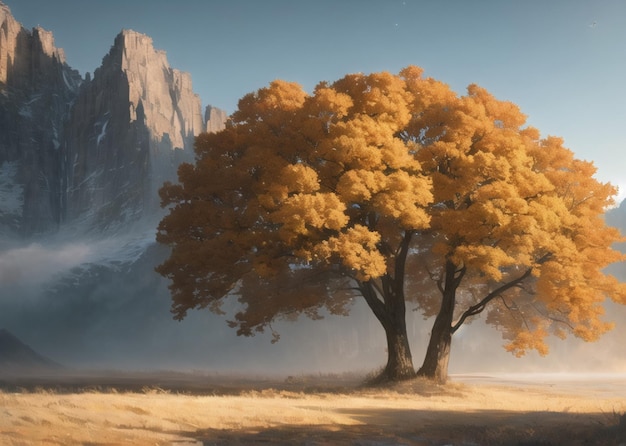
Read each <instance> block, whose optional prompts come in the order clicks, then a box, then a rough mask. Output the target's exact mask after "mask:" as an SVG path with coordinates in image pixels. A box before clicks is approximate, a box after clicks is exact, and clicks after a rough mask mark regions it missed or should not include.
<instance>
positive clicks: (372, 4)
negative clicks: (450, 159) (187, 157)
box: [3, 0, 626, 196]
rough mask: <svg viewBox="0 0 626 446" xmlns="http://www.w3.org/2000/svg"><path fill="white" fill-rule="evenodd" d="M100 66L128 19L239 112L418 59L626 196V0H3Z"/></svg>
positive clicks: (199, 84) (86, 64)
mask: <svg viewBox="0 0 626 446" xmlns="http://www.w3.org/2000/svg"><path fill="white" fill-rule="evenodd" d="M3 1H4V2H5V3H6V4H7V5H8V6H9V7H10V8H11V11H12V13H13V16H14V17H15V18H16V19H17V20H18V21H19V22H21V23H22V24H23V25H24V26H25V27H26V28H29V29H30V28H32V27H34V26H37V25H40V26H42V27H43V28H45V29H48V30H50V31H53V33H54V36H55V40H56V44H57V46H58V47H61V48H63V49H64V50H65V53H66V56H67V61H68V63H69V64H70V65H71V66H72V67H74V68H76V69H78V70H79V71H80V72H81V73H82V74H84V73H85V72H87V71H89V72H93V71H94V70H95V68H97V67H98V66H99V65H100V62H101V60H102V57H103V56H104V55H105V54H106V53H107V52H108V50H109V48H110V47H111V45H112V44H113V40H114V38H115V36H116V35H117V34H118V33H119V32H120V31H121V30H122V29H125V28H129V29H133V30H135V31H138V32H141V33H144V34H147V35H149V36H151V37H152V38H153V40H154V45H155V47H156V48H157V49H162V50H165V51H166V52H167V57H168V60H169V62H170V65H171V66H172V67H174V68H178V69H181V70H183V71H188V72H190V73H191V75H192V79H193V84H194V90H195V91H196V92H197V93H198V94H199V95H200V97H201V98H202V101H203V103H204V104H205V105H206V104H211V105H215V106H217V107H220V108H223V109H226V110H227V111H228V112H232V111H234V109H235V108H236V105H237V101H238V99H239V98H241V97H242V96H243V95H244V94H246V93H248V92H250V91H254V90H256V89H258V88H261V87H263V86H265V85H267V84H268V83H269V82H270V81H272V80H273V79H285V80H289V81H295V82H299V83H300V84H302V85H303V86H304V87H305V89H307V90H308V91H311V90H312V88H313V87H314V86H315V84H316V83H318V82H319V81H322V80H328V81H333V80H335V79H338V78H340V77H342V76H343V75H345V74H346V73H353V72H365V73H369V72H373V71H382V70H387V71H391V72H398V71H399V70H400V69H401V68H403V67H405V66H407V65H418V66H421V67H422V68H424V69H425V74H426V75H427V76H432V77H434V78H437V79H439V80H442V81H444V82H446V83H448V84H450V85H451V87H452V88H453V89H454V90H455V91H457V92H459V93H463V92H464V89H465V87H466V86H467V85H468V84H470V83H478V84H480V85H481V86H483V87H485V88H487V89H488V90H489V91H490V92H492V93H493V94H494V95H495V96H496V97H498V98H500V99H503V100H510V101H512V102H515V103H516V104H518V105H519V106H520V107H521V109H522V111H523V112H524V113H525V114H527V115H528V117H529V119H528V122H529V124H531V125H533V126H535V127H537V128H539V130H540V131H541V132H542V134H543V135H544V136H545V135H548V134H550V135H558V136H562V137H563V138H565V141H566V145H567V146H568V147H569V148H570V149H572V150H573V151H574V152H575V154H576V155H577V157H579V158H582V159H587V160H593V161H594V163H595V164H596V166H597V167H598V174H597V178H598V179H600V180H601V181H611V182H612V183H613V184H616V185H621V189H622V191H621V194H620V195H621V196H626V132H625V130H626V76H625V74H626V1H624V0H585V1H582V0H550V1H547V0H515V1H514V0H473V1H469V0H439V1H436V0H432V1H424V0H308V1H303V0H222V1H217V0H176V1H174V0H171V1H168V0H106V1H105V0H55V1H50V0H3Z"/></svg>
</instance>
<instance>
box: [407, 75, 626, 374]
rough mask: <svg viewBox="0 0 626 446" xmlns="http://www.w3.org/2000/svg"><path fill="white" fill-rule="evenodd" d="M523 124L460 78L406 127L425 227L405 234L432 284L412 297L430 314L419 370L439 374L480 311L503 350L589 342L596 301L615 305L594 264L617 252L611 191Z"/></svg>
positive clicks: (616, 292)
mask: <svg viewBox="0 0 626 446" xmlns="http://www.w3.org/2000/svg"><path fill="white" fill-rule="evenodd" d="M421 83H423V82H421V81H420V80H419V79H415V80H414V88H416V89H419V88H420V87H419V84H421ZM524 123H525V117H524V115H522V114H521V113H520V111H519V109H518V108H517V107H516V106H515V105H513V104H511V103H509V102H501V101H497V100H496V99H495V98H493V97H492V96H491V95H490V94H489V93H488V92H487V91H485V90H484V89H482V88H480V87H478V86H475V85H471V86H470V87H469V88H468V94H467V95H466V96H463V97H455V98H450V97H448V98H447V100H446V101H443V102H437V103H435V104H432V105H431V106H429V107H427V108H426V109H423V110H422V111H421V113H420V114H419V115H416V116H415V118H414V120H413V122H412V123H411V124H410V126H409V127H410V131H409V132H410V135H411V136H410V138H412V139H413V140H415V141H416V142H417V143H418V144H419V145H420V146H421V149H420V150H419V151H418V153H417V155H416V157H417V159H418V160H419V161H420V163H421V165H422V167H423V168H424V169H425V171H424V173H426V174H427V175H428V176H429V177H430V178H432V181H433V194H434V202H433V206H432V207H431V212H430V216H431V224H430V227H429V229H428V230H427V231H425V232H424V233H423V235H422V236H421V237H419V238H416V240H418V241H419V244H420V245H421V252H423V253H425V254H423V255H421V256H420V258H419V259H418V260H419V265H418V266H416V267H417V268H420V267H421V268H422V271H421V277H422V278H424V276H427V277H428V278H429V279H431V280H432V283H434V284H435V288H436V291H435V292H433V290H432V287H431V292H430V293H424V292H423V291H422V293H421V296H420V298H421V300H420V303H421V305H422V308H423V309H424V311H425V314H427V315H435V316H436V317H435V320H434V324H433V328H432V331H431V337H430V342H429V344H428V348H427V352H426V357H425V359H424V363H423V365H422V367H421V368H420V370H419V371H418V373H419V374H420V375H424V376H427V377H430V378H434V379H437V380H439V381H445V380H446V378H447V368H448V360H449V356H450V348H451V340H452V336H453V334H454V333H455V332H456V331H457V330H458V329H459V328H460V327H461V326H462V325H463V324H464V323H466V322H467V321H468V320H470V319H471V318H472V317H473V316H476V315H478V314H480V313H481V312H483V311H484V310H486V309H488V316H487V319H486V320H487V322H488V323H491V324H494V325H495V326H496V327H497V328H498V329H499V330H500V331H501V332H502V333H503V336H504V337H505V338H506V339H507V340H508V341H509V342H508V344H507V345H506V346H505V348H506V349H507V350H508V351H510V352H512V353H514V354H515V355H517V356H521V355H523V354H525V353H526V352H527V351H528V350H530V349H535V350H537V351H538V352H539V353H540V354H542V355H545V354H547V352H548V349H547V346H546V343H545V338H546V336H547V335H548V334H549V333H550V332H552V333H554V334H556V335H557V336H559V337H561V338H563V337H565V335H566V333H568V332H570V333H573V334H574V335H575V336H577V337H579V338H582V339H584V340H586V341H593V340H596V339H597V338H598V337H599V336H600V335H601V334H602V333H604V332H606V331H607V330H609V329H610V328H611V325H610V324H609V323H606V322H603V321H602V320H601V318H600V317H601V315H602V314H603V307H602V303H603V302H604V301H605V299H606V298H607V297H611V298H613V299H614V300H615V301H618V302H621V303H626V289H625V287H624V284H619V283H618V282H617V280H616V279H615V278H613V277H611V276H607V275H605V274H604V273H603V272H602V270H603V268H604V267H605V266H607V265H608V264H610V263H613V262H616V261H619V260H623V258H624V257H623V256H622V255H621V254H619V253H618V252H617V251H615V250H613V249H612V248H611V245H612V244H613V243H614V242H616V241H618V240H619V239H620V235H619V232H618V231H617V230H616V229H614V228H610V227H607V226H606V225H605V224H604V221H603V214H604V211H605V209H606V208H607V207H608V206H610V205H612V204H613V198H612V197H613V196H614V195H615V194H616V190H615V189H614V188H613V187H612V186H611V185H610V184H602V183H599V182H598V181H596V180H595V179H594V178H593V175H594V173H595V168H594V167H593V165H592V163H589V162H585V161H580V160H577V159H575V158H574V157H573V154H572V152H571V151H569V150H568V149H566V148H564V147H563V141H562V140H561V139H560V138H555V137H548V138H546V139H540V138H539V132H538V131H537V130H536V129H534V128H530V127H524ZM416 276H417V277H419V276H420V273H418V274H416ZM427 282H428V280H426V281H422V282H421V283H422V286H423V287H425V286H427ZM422 289H424V288H422Z"/></svg>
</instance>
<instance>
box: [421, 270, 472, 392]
mask: <svg viewBox="0 0 626 446" xmlns="http://www.w3.org/2000/svg"><path fill="white" fill-rule="evenodd" d="M445 274H446V277H445V284H444V285H443V287H441V286H440V291H441V295H442V299H441V308H440V309H439V313H438V314H437V317H436V318H435V323H434V324H433V329H432V331H431V333H430V341H429V342H428V348H427V349H426V356H425V358H424V363H423V364H422V367H420V369H419V370H418V372H417V374H418V375H419V376H425V377H426V378H430V379H434V380H436V381H437V382H441V383H445V382H446V381H447V379H448V362H449V361H450V347H451V345H452V333H453V328H452V318H453V317H454V306H455V305H456V289H457V287H458V286H459V284H460V283H461V280H462V278H463V275H464V274H465V270H464V269H461V270H457V268H456V265H454V264H453V263H452V262H451V261H447V262H446V273H445Z"/></svg>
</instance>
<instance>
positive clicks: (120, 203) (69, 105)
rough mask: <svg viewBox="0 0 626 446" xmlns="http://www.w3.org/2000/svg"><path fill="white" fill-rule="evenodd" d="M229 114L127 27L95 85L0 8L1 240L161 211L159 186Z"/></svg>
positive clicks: (44, 36)
mask: <svg viewBox="0 0 626 446" xmlns="http://www.w3.org/2000/svg"><path fill="white" fill-rule="evenodd" d="M225 120H226V114H225V113H224V112H223V111H221V110H219V109H216V108H213V107H207V109H206V113H205V116H203V114H202V109H201V101H200V98H199V97H198V95H196V94H195V93H194V92H193V89H192V82H191V76H190V75H189V74H188V73H184V72H181V71H178V70H175V69H172V68H170V66H169V65H168V62H167V58H166V55H165V53H164V52H163V51H157V50H155V49H154V47H153V44H152V39H151V38H150V37H148V36H146V35H143V34H140V33H137V32H134V31H130V30H124V31H122V32H121V33H120V34H119V35H118V36H117V37H116V38H115V40H114V44H113V46H112V47H111V50H110V52H109V53H108V54H107V55H106V56H105V57H104V58H103V61H102V65H101V66H100V67H99V68H98V69H96V70H95V72H94V75H93V78H91V77H90V76H87V79H83V78H82V77H81V76H80V74H79V73H78V72H77V71H75V70H73V69H72V68H71V67H69V66H68V65H67V63H66V60H65V54H64V52H63V50H61V49H59V48H56V46H55V44H54V38H53V36H52V33H51V32H48V31H45V30H44V29H42V28H40V27H37V28H34V29H33V30H32V31H28V30H26V29H24V28H23V27H22V26H21V25H20V24H19V23H18V22H17V21H16V20H15V19H14V18H13V17H12V15H11V12H10V10H9V8H8V7H7V6H6V5H4V4H3V3H2V2H1V1H0V233H5V234H6V233H13V234H14V233H17V234H20V235H22V236H29V235H33V234H37V233H47V232H51V231H56V230H57V229H58V228H59V227H61V226H64V225H69V226H70V227H72V228H77V227H80V228H81V229H85V230H87V231H98V230H102V229H106V228H113V227H115V226H118V225H120V224H123V225H126V224H128V223H129V222H132V221H136V220H138V219H141V218H145V217H147V216H150V215H152V216H153V217H154V216H157V214H158V209H159V198H158V194H157V190H158V188H159V187H160V186H161V185H162V184H163V182H164V181H167V180H176V170H177V167H178V165H179V164H180V163H181V162H182V161H191V160H193V141H194V137H195V136H196V135H198V134H199V133H201V132H203V131H206V130H209V131H217V130H220V129H221V128H223V126H224V123H225Z"/></svg>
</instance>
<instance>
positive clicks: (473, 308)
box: [452, 267, 533, 333]
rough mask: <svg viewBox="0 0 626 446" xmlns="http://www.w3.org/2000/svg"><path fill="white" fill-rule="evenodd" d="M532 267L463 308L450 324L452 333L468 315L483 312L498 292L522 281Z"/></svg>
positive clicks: (500, 292) (528, 274) (502, 291)
mask: <svg viewBox="0 0 626 446" xmlns="http://www.w3.org/2000/svg"><path fill="white" fill-rule="evenodd" d="M532 271H533V269H532V267H531V268H528V269H527V270H526V271H525V272H524V274H522V275H521V276H519V277H518V278H516V279H513V280H511V281H510V282H507V283H505V284H504V285H502V286H499V287H498V288H496V289H495V290H493V291H492V292H491V293H489V294H487V295H486V296H485V297H484V298H483V299H482V300H481V301H480V302H478V303H477V304H476V305H472V306H471V307H469V308H468V309H467V310H465V312H463V314H462V315H461V317H460V319H459V320H458V321H457V323H456V324H454V325H453V326H452V333H454V332H456V331H457V330H458V329H459V328H460V327H461V325H463V323H464V322H465V320H466V319H467V318H468V317H470V316H475V315H477V314H480V313H482V312H483V310H484V309H485V307H486V306H487V304H488V303H489V302H491V301H492V300H493V299H495V298H496V297H498V296H499V295H500V294H502V293H504V292H505V291H507V290H508V289H510V288H513V287H514V286H516V285H517V284H518V283H520V282H522V281H523V280H525V279H526V278H527V277H529V276H530V274H531V273H532Z"/></svg>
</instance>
